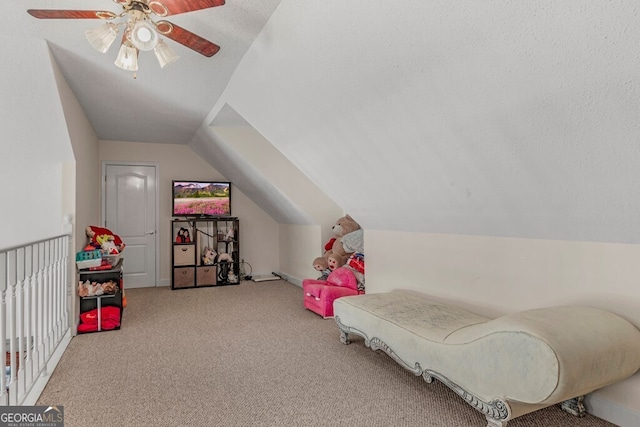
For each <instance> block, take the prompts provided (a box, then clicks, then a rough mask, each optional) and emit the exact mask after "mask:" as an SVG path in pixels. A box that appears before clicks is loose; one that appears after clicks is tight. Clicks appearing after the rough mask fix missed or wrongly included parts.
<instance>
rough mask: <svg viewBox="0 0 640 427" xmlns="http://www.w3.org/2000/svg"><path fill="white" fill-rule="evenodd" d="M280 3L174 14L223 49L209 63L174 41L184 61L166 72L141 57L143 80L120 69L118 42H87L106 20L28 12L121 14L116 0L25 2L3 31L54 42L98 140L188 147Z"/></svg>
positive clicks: (242, 2)
mask: <svg viewBox="0 0 640 427" xmlns="http://www.w3.org/2000/svg"><path fill="white" fill-rule="evenodd" d="M279 3H280V0H261V1H250V0H229V1H227V2H226V4H225V5H223V6H219V7H213V8H209V9H203V10H199V11H194V12H189V13H185V14H180V15H175V16H171V17H168V18H167V20H168V21H170V22H173V23H175V24H177V25H179V26H181V27H183V28H185V29H187V30H189V31H191V32H193V33H195V34H197V35H199V36H201V37H204V38H206V39H208V40H210V41H212V42H214V43H216V44H218V45H219V46H220V47H221V49H220V51H219V52H218V53H217V54H216V55H214V56H212V57H210V58H208V57H205V56H202V55H200V54H199V53H197V52H195V51H193V50H191V49H188V48H186V47H184V46H182V45H180V44H178V43H176V42H174V41H173V40H168V39H167V40H165V41H166V43H167V44H169V45H170V46H171V47H172V48H173V50H174V51H175V52H176V53H177V54H178V55H180V59H179V60H178V61H177V62H175V63H173V64H171V65H169V66H167V67H165V69H161V68H160V66H159V65H158V63H157V61H156V58H155V56H154V54H153V53H152V52H141V53H140V56H139V67H140V69H139V71H138V72H137V78H136V79H134V78H133V73H131V72H127V71H123V70H121V69H119V68H117V67H116V66H115V65H114V64H113V61H114V60H115V57H116V54H117V43H114V45H112V46H111V48H110V49H109V51H108V52H107V53H104V54H102V53H100V52H98V51H96V50H94V49H93V48H92V47H91V45H90V44H89V43H88V41H87V40H86V38H85V34H84V32H85V31H86V30H87V29H91V28H95V27H97V26H99V25H100V24H101V23H102V22H101V21H100V20H93V19H91V20H86V19H48V20H43V19H36V18H33V17H31V16H30V15H28V14H27V12H26V11H27V9H82V10H87V9H93V10H107V11H112V12H114V13H119V12H120V11H121V9H122V8H121V6H120V5H118V4H116V3H115V2H113V1H111V0H91V1H86V0H28V1H21V2H19V4H18V3H16V4H14V5H13V6H11V7H10V8H9V10H8V13H9V17H8V18H9V19H6V20H5V28H4V29H3V32H6V33H7V34H10V35H11V37H12V38H14V37H15V39H16V40H20V39H33V38H36V39H41V40H46V42H47V43H48V45H49V47H50V48H51V51H52V53H53V57H54V58H55V61H56V62H57V64H58V66H59V68H60V70H61V71H62V73H63V75H64V77H65V79H66V80H67V82H68V84H69V86H70V87H71V88H72V90H73V91H74V93H75V95H76V97H77V98H78V100H79V101H80V104H81V105H82V108H83V109H84V111H85V113H86V115H87V117H88V119H89V121H90V122H91V124H92V125H93V127H94V129H95V131H96V134H97V136H98V138H100V139H104V140H118V141H139V142H162V143H180V144H186V143H188V142H189V140H190V139H191V138H192V137H193V135H194V133H195V132H196V130H197V128H198V127H199V126H200V124H202V121H203V120H204V119H205V117H206V115H207V113H209V111H210V110H211V108H212V106H213V105H214V104H215V102H216V101H217V99H218V97H219V96H220V94H221V93H222V91H223V90H224V88H225V86H226V84H227V82H228V80H229V78H230V76H231V75H232V74H233V71H234V69H235V67H236V66H237V64H238V62H239V61H240V60H241V59H242V57H243V55H244V54H245V52H246V51H247V49H248V47H249V46H250V45H251V43H252V42H253V40H254V38H255V37H256V36H257V34H258V33H259V32H260V31H261V29H262V27H263V26H264V24H265V22H266V21H267V20H268V19H269V17H270V16H271V14H272V13H273V11H274V10H275V8H276V7H277V6H278V4H279ZM219 120H221V119H219Z"/></svg>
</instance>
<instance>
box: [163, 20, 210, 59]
mask: <svg viewBox="0 0 640 427" xmlns="http://www.w3.org/2000/svg"><path fill="white" fill-rule="evenodd" d="M156 25H157V28H158V31H159V32H160V34H162V35H164V36H166V37H168V38H170V39H171V40H174V41H177V42H178V43H180V44H182V45H184V46H186V47H188V48H189V49H193V50H195V51H196V52H198V53H200V54H202V55H204V56H209V57H210V56H213V55H215V54H216V53H218V51H219V50H220V46H218V45H217V44H215V43H212V42H210V41H209V40H207V39H203V38H202V37H200V36H199V35H197V34H194V33H192V32H191V31H188V30H185V29H184V28H182V27H179V26H177V25H176V24H172V23H171V22H167V21H158V22H157V23H156Z"/></svg>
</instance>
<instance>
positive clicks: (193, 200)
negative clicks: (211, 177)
mask: <svg viewBox="0 0 640 427" xmlns="http://www.w3.org/2000/svg"><path fill="white" fill-rule="evenodd" d="M172 187H173V202H172V212H173V216H179V217H190V216H192V217H219V216H230V215H231V183H230V182H224V181H172Z"/></svg>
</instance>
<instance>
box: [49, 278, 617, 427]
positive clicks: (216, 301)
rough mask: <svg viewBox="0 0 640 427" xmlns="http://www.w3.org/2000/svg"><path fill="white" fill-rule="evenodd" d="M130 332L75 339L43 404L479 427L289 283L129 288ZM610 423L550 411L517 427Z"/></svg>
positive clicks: (237, 417)
mask: <svg viewBox="0 0 640 427" xmlns="http://www.w3.org/2000/svg"><path fill="white" fill-rule="evenodd" d="M126 293H127V299H128V306H127V308H126V309H125V311H124V318H123V323H122V328H121V329H120V330H117V331H108V332H100V333H92V334H84V335H78V336H77V337H75V338H73V339H72V341H71V343H70V344H69V347H68V348H67V350H66V352H65V354H64V355H63V357H62V359H61V361H60V363H59V364H58V366H57V368H56V370H55V371H54V373H53V374H52V376H51V379H50V381H49V383H48V384H47V386H46V388H45V390H44V392H43V393H42V395H41V396H40V399H39V400H38V403H37V404H38V405H62V406H64V411H65V426H66V427H76V426H78V427H87V426H109V427H111V426H145V427H146V426H225V427H226V426H229V427H235V426H238V427H240V426H274V427H275V426H321V427H322V426H350V427H351V426H356V427H357V426H368V427H369V426H372V427H373V426H398V427H400V426H407V427H409V426H433V427H438V426H455V427H460V426H478V427H483V426H485V425H486V421H485V419H484V416H483V415H482V414H481V413H480V412H478V411H476V410H474V409H473V408H471V407H470V406H469V405H467V404H466V403H465V402H464V401H463V400H462V399H461V398H460V397H458V395H456V394H455V393H453V392H452V391H451V390H449V389H448V388H447V387H445V386H444V385H442V384H441V383H438V382H437V381H436V382H434V383H432V384H427V383H426V382H425V381H424V380H423V379H422V378H421V377H416V376H414V375H413V374H411V373H409V372H407V371H406V370H404V369H403V368H401V367H400V366H399V365H398V364H397V363H395V362H394V361H393V360H392V359H391V358H390V357H388V356H387V355H386V354H384V353H382V352H374V351H371V350H370V349H368V348H366V347H365V346H364V345H363V341H362V339H359V338H358V337H355V336H354V337H353V342H352V344H350V345H346V346H345V345H343V344H341V343H340V341H339V332H338V329H337V327H336V325H335V322H334V321H333V320H332V319H322V318H321V317H319V316H318V315H316V314H314V313H312V312H310V311H308V310H305V309H304V308H303V306H302V289H301V288H300V287H298V286H295V285H292V284H290V283H287V282H284V281H271V282H261V283H254V282H243V283H241V284H240V285H236V286H224V287H215V288H201V289H183V290H176V291H172V290H171V289H169V288H151V289H149V288H147V289H129V290H127V291H126ZM524 426H526V427H533V426H536V427H538V426H540V427H567V426H579V427H605V426H612V424H610V423H607V422H605V421H602V420H601V419H598V418H596V417H593V416H590V415H588V416H586V417H584V418H576V417H573V416H571V415H569V414H566V413H565V412H563V411H561V410H560V409H559V408H558V407H555V406H554V407H550V408H546V409H543V410H541V411H537V412H535V413H532V414H527V415H524V416H522V417H519V418H516V419H515V420H513V421H510V422H509V427H524Z"/></svg>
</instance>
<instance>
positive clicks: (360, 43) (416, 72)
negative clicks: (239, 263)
mask: <svg viewBox="0 0 640 427" xmlns="http://www.w3.org/2000/svg"><path fill="white" fill-rule="evenodd" d="M118 7H119V6H118V5H117V4H115V3H113V2H112V1H110V0H91V1H90V2H88V1H87V0H28V1H22V2H20V3H19V4H13V5H12V6H11V7H10V8H8V10H7V13H8V15H7V16H6V19H5V27H4V28H3V30H2V31H3V32H5V33H7V34H9V35H10V37H9V39H8V41H9V43H8V44H7V45H6V47H5V49H8V50H9V51H10V52H14V53H16V54H19V55H31V54H32V53H31V52H29V51H28V50H27V51H19V44H20V40H25V41H27V42H28V43H27V45H28V46H33V45H34V44H37V43H38V41H40V40H47V43H48V45H49V47H50V49H51V52H52V53H53V57H54V59H55V61H56V62H57V64H58V66H59V67H60V68H61V69H62V72H63V74H64V76H65V78H66V80H67V81H68V83H69V85H70V86H71V88H72V89H73V91H74V92H75V93H76V96H77V97H78V99H79V100H80V103H81V104H82V106H83V108H84V110H85V112H86V115H87V116H88V118H89V120H90V121H91V123H92V125H93V126H94V128H95V130H96V133H97V134H98V137H99V138H101V139H109V140H123V141H142V142H145V141H150V142H166V143H183V144H189V145H190V146H192V147H193V148H194V149H195V150H197V151H198V152H200V153H201V155H203V157H205V158H207V160H208V161H210V162H211V163H212V164H214V163H215V159H214V156H212V155H211V154H209V155H207V153H208V152H209V153H211V151H210V150H211V149H212V147H219V148H220V149H223V148H224V149H226V148H228V147H229V146H233V144H232V142H233V141H225V139H224V138H223V137H221V136H220V134H217V133H216V132H215V128H216V127H224V126H227V125H229V126H234V125H237V124H241V125H242V126H245V127H247V128H249V129H251V130H252V131H254V132H255V134H256V135H258V136H259V137H260V138H263V140H264V142H265V144H270V145H271V146H272V148H273V150H272V152H273V153H274V155H276V154H277V155H281V156H282V157H283V158H284V159H286V160H287V161H288V162H290V164H291V165H292V166H293V167H294V168H296V169H297V170H299V171H301V174H302V175H303V176H304V177H305V178H306V179H308V180H309V181H310V182H311V183H313V184H314V185H316V186H317V187H318V188H319V189H320V191H322V192H324V194H326V195H328V196H329V198H330V199H331V200H332V201H333V202H335V203H336V204H337V206H339V207H340V208H342V209H343V210H344V211H346V212H349V213H350V214H352V215H353V216H354V217H355V218H357V219H358V221H359V222H360V223H361V224H362V225H363V227H365V228H376V229H391V230H407V231H415V232H432V233H452V234H471V235H491V236H505V237H510V236H512V237H527V238H539V239H557V240H577V241H608V242H625V243H640V227H637V224H638V221H637V217H638V212H640V198H639V197H638V196H637V188H638V183H640V172H639V170H638V167H637V165H638V164H640V144H638V141H640V127H639V126H638V117H640V79H639V76H640V53H639V52H640V48H639V47H638V46H640V26H639V25H637V23H638V22H640V7H639V6H638V3H637V1H631V0H612V1H607V2H604V1H592V2H562V1H557V0H541V1H536V2H509V1H504V0H490V1H483V2H477V1H474V0H463V1H457V2H451V1H450V0H436V1H423V0H408V1H405V2H372V1H369V0H351V1H344V0H340V1H339V0H327V1H323V2H318V1H313V0H277V1H276V0H261V1H248V0H227V4H225V5H224V6H220V7H214V8H211V9H207V10H202V11H198V12H189V13H185V14H183V15H179V16H175V17H172V18H171V21H172V22H175V23H176V24H178V25H180V26H182V27H184V28H186V29H188V30H190V31H193V32H194V33H196V34H198V35H201V36H203V37H205V38H207V39H209V40H211V41H213V42H215V43H217V44H219V45H220V46H221V50H220V52H219V53H218V54H216V55H215V56H213V57H212V58H205V57H203V56H201V55H199V54H197V53H195V52H192V51H189V50H188V49H186V48H184V47H182V46H179V45H176V46H174V50H176V51H177V52H178V53H179V55H180V56H181V58H180V60H179V61H178V62H177V63H175V64H172V65H170V66H168V67H167V68H166V69H164V70H160V68H159V67H158V65H157V63H156V62H155V58H153V57H152V56H151V55H141V58H140V62H141V64H140V71H139V72H138V74H137V79H135V80H134V79H133V77H132V75H131V73H128V72H124V71H122V70H120V69H118V68H116V67H115V66H114V65H113V60H114V59H115V50H113V48H112V50H111V51H110V52H108V53H107V54H100V53H98V52H96V51H95V50H93V49H92V48H91V46H89V44H88V43H87V41H86V40H85V37H84V31H85V30H86V29H88V28H91V27H92V24H91V23H87V22H84V21H80V20H76V21H73V22H71V21H53V20H52V21H48V22H43V21H41V20H36V19H34V18H32V17H31V16H29V15H27V13H26V9H28V8H65V9H74V8H79V9H86V8H100V9H110V10H117V8H118ZM43 43H44V42H43ZM38 54H41V52H39V53H38ZM29 63H31V61H30V60H29V59H28V58H25V59H24V60H22V62H21V65H26V64H29ZM0 67H2V66H0ZM24 72H25V78H24V84H25V85H26V84H29V82H30V80H29V79H34V78H37V75H38V72H40V70H32V69H26V68H25V70H24ZM228 135H229V134H227V136H228ZM229 142H231V144H229ZM237 154H238V153H237V152H236V153H235V154H234V153H231V154H229V155H226V156H224V158H225V159H227V160H228V161H230V162H232V163H233V162H234V159H238V156H237ZM235 162H236V164H237V165H238V167H237V168H234V167H230V166H228V165H227V166H226V168H227V170H229V173H230V174H233V173H235V174H243V176H229V177H228V178H230V179H231V180H232V181H234V182H244V183H246V187H247V188H243V189H242V190H243V191H245V192H247V193H251V192H253V193H255V194H260V193H261V189H262V188H261V186H263V185H264V186H267V190H268V192H267V193H264V194H274V195H278V196H279V197H273V198H270V197H264V199H265V200H264V205H265V210H266V211H267V212H273V215H274V216H275V217H277V218H280V219H281V220H282V221H285V222H289V221H291V222H304V221H309V215H310V214H311V213H310V212H308V209H304V208H302V209H301V207H302V206H303V205H304V203H303V200H302V199H303V197H304V196H298V197H291V195H290V193H288V192H286V191H285V192H282V186H279V185H277V184H275V183H274V181H271V180H269V179H267V180H264V179H262V178H264V176H265V174H266V171H267V170H268V168H269V165H261V164H260V160H259V159H255V160H254V161H253V162H252V163H251V164H249V165H247V164H246V163H247V159H246V157H245V158H244V159H241V160H235ZM214 166H217V165H215V164H214ZM218 166H219V165H218ZM244 166H248V167H244ZM247 174H249V175H247ZM225 175H227V174H226V173H225ZM266 181H269V182H268V183H265V182H266ZM269 192H271V193H269ZM270 200H277V202H275V203H274V202H271V201H270ZM277 203H280V205H277ZM289 208H291V209H289ZM300 210H301V211H302V213H301V214H299V215H298V214H295V215H293V216H294V217H295V218H291V217H290V216H288V215H291V213H292V212H293V213H295V212H298V211H300Z"/></svg>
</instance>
